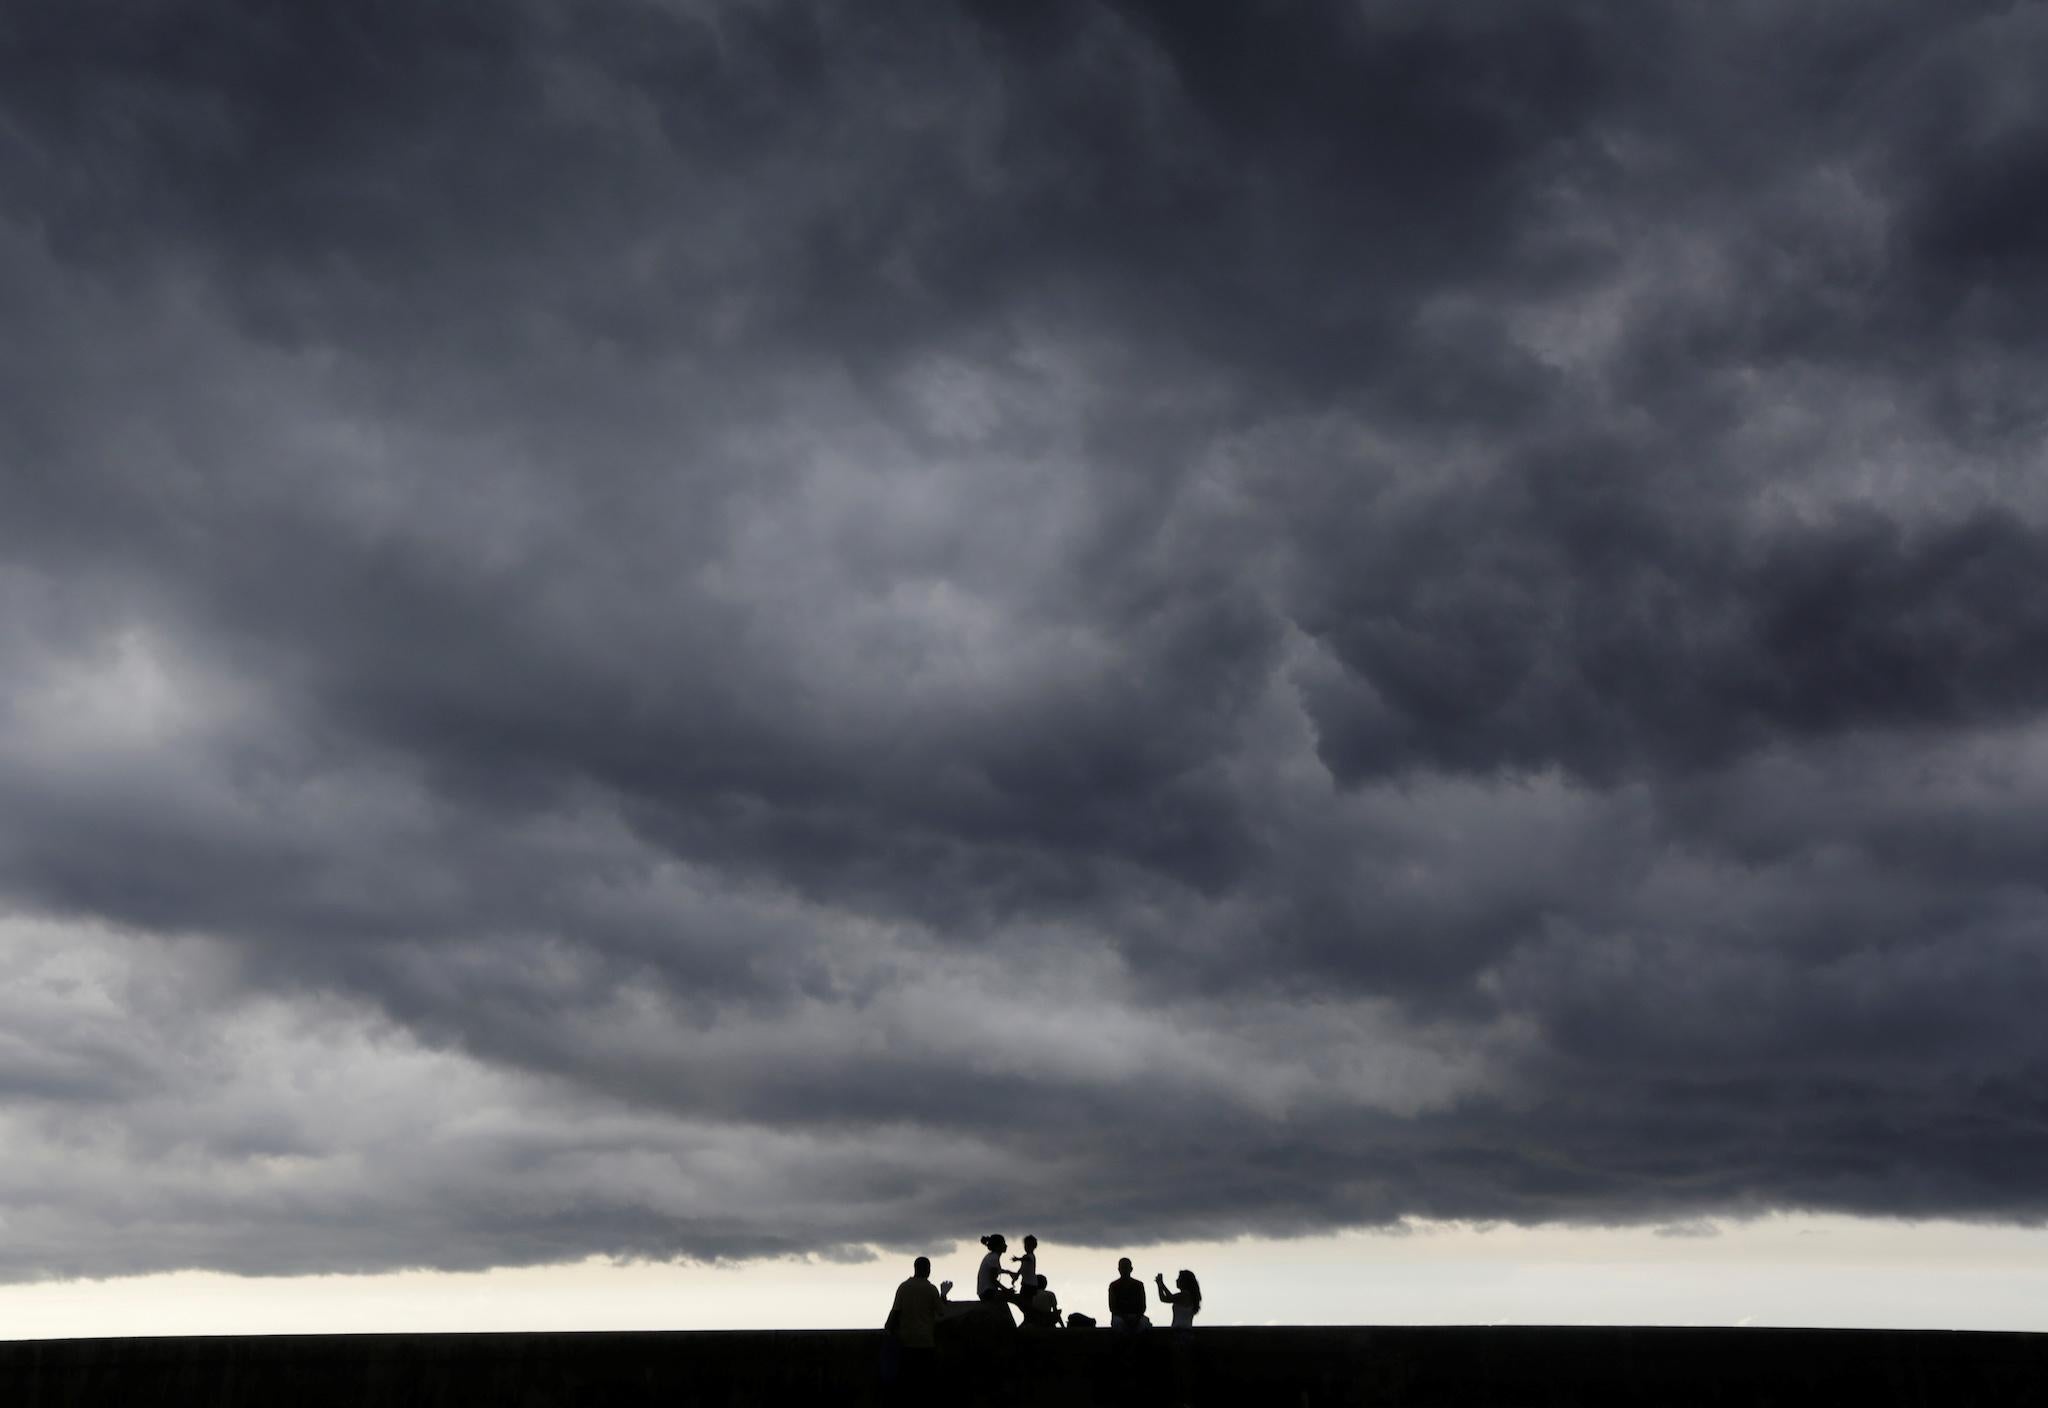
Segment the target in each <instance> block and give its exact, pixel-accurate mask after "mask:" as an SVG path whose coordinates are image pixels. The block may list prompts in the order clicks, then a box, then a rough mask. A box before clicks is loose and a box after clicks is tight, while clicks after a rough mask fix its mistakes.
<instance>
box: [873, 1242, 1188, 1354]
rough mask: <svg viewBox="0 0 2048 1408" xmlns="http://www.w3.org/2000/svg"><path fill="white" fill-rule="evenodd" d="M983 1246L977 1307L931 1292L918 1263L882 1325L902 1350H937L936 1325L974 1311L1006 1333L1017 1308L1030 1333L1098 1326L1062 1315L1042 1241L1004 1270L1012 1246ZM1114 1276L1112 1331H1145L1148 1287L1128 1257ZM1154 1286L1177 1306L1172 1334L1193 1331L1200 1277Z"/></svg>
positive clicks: (940, 1288)
mask: <svg viewBox="0 0 2048 1408" xmlns="http://www.w3.org/2000/svg"><path fill="white" fill-rule="evenodd" d="M981 1245H982V1246H983V1247H984V1248H986V1252H985V1254H984V1255H983V1256H982V1258H981V1266H980V1267H979V1269H978V1270H977V1271H976V1272H975V1276H974V1300H973V1301H971V1302H963V1301H954V1300H952V1299H950V1295H951V1292H952V1289H953V1283H952V1282H951V1281H944V1282H941V1283H940V1284H939V1285H937V1286H934V1285H932V1279H931V1278H932V1263H931V1259H930V1258H929V1257H922V1256H921V1257H919V1258H918V1259H917V1261H916V1262H915V1263H914V1265H913V1267H912V1273H911V1276H910V1279H908V1280H907V1281H905V1282H903V1284H901V1285H900V1286H898V1287H897V1288H896V1299H895V1302H894V1304H892V1305H891V1306H890V1307H889V1318H888V1320H887V1321H886V1322H885V1325H884V1328H885V1329H887V1330H888V1331H889V1333H890V1334H891V1335H892V1336H893V1337H894V1338H895V1341H896V1343H897V1345H899V1346H900V1347H901V1348H903V1349H905V1350H910V1351H913V1352H916V1351H921V1350H928V1349H934V1348H936V1347H937V1345H938V1326H939V1323H940V1322H941V1321H942V1320H947V1319H951V1318H953V1317H955V1316H957V1315H961V1314H965V1313H968V1312H970V1311H974V1310H977V1309H978V1310H981V1311H982V1312H983V1313H984V1315H985V1317H986V1318H987V1319H988V1320H989V1321H990V1322H991V1323H994V1322H996V1321H1000V1322H1001V1326H1002V1328H1004V1329H1011V1328H1014V1327H1015V1324H1014V1322H1013V1321H1012V1320H1011V1319H1010V1312H1009V1307H1010V1306H1012V1305H1014V1306H1016V1307H1017V1309H1018V1311H1019V1313H1020V1315H1021V1317H1022V1319H1023V1328H1025V1329H1027V1330H1054V1329H1060V1328H1062V1327H1070V1328H1074V1329H1082V1328H1092V1327H1093V1326H1094V1324H1095V1320H1094V1319H1093V1318H1092V1317H1090V1316H1087V1315H1075V1316H1072V1317H1071V1318H1070V1317H1068V1316H1066V1315H1064V1314H1062V1313H1061V1311H1060V1303H1059V1297H1058V1296H1056V1295H1054V1294H1053V1289H1052V1283H1051V1282H1050V1281H1048V1280H1047V1279H1046V1278H1045V1277H1044V1276H1043V1275H1041V1274H1040V1273H1039V1270H1038V1238H1036V1237H1026V1238H1025V1239H1024V1254H1023V1255H1022V1256H1015V1257H1011V1258H1010V1260H1011V1261H1013V1262H1015V1263H1016V1265H1015V1266H1005V1265H1003V1256H1004V1253H1006V1252H1007V1251H1009V1249H1010V1244H1009V1242H1008V1241H1007V1240H1006V1239H1005V1238H1004V1236H1003V1234H1002V1233H1000V1232H991V1233H990V1234H989V1235H988V1236H986V1237H983V1238H982V1239H981ZM1116 1271H1117V1276H1116V1279H1115V1280H1114V1281H1112V1282H1110V1283H1109V1324H1110V1328H1111V1329H1114V1330H1142V1329H1145V1328H1148V1327H1149V1326H1150V1325H1151V1324H1152V1320H1151V1317H1150V1316H1149V1315H1148V1314H1147V1313H1146V1297H1145V1283H1144V1282H1143V1281H1140V1280H1138V1279H1137V1278H1136V1277H1135V1276H1133V1275H1132V1274H1131V1259H1130V1258H1129V1257H1121V1258H1119V1259H1118V1261H1117V1264H1116ZM1005 1279H1007V1280H1008V1281H1009V1283H1010V1284H1009V1285H1007V1286H1006V1285H1004V1284H1003V1282H1004V1280H1005ZM1153 1280H1154V1281H1155V1282H1157V1283H1158V1288H1159V1303H1160V1304H1161V1305H1167V1306H1172V1307H1173V1328H1174V1329H1176V1330H1185V1329H1189V1328H1191V1327H1192V1326H1193V1325H1194V1323H1195V1316H1196V1314H1197V1313H1199V1312H1200V1310H1201V1308H1202V1284H1201V1282H1200V1281H1198V1280H1196V1279H1195V1273H1194V1272H1192V1271H1187V1270H1183V1271H1181V1273H1180V1274H1179V1275H1178V1276H1177V1277H1176V1278H1175V1280H1174V1289H1173V1290H1168V1289H1167V1288H1166V1277H1165V1275H1164V1274H1155V1275H1154V1277H1153Z"/></svg>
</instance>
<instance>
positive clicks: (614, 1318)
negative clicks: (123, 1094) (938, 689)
mask: <svg viewBox="0 0 2048 1408" xmlns="http://www.w3.org/2000/svg"><path fill="white" fill-rule="evenodd" d="M970 1251H973V1252H975V1253H976V1255H972V1256H971V1255H969V1252H970ZM978 1253H979V1248H978V1247H973V1246H971V1244H970V1245H962V1246H958V1247H955V1248H954V1249H953V1250H952V1251H951V1253H941V1254H939V1255H938V1256H936V1258H935V1265H934V1270H933V1278H934V1280H942V1279H946V1278H948V1277H950V1278H952V1279H954V1280H956V1281H958V1282H961V1283H962V1284H963V1285H970V1286H971V1283H972V1281H973V1277H974V1268H975V1265H976V1262H977V1260H978ZM1118 1254H1119V1253H1118V1252H1117V1251H1116V1250H1114V1249H1103V1248H1058V1247H1052V1246H1041V1248H1040V1264H1041V1267H1042V1269H1043V1270H1044V1272H1045V1274H1046V1276H1047V1277H1048V1278H1049V1279H1053V1280H1054V1281H1055V1283H1056V1289H1057V1290H1058V1291H1059V1292H1060V1293H1061V1296H1062V1303H1063V1305H1064V1306H1065V1307H1066V1308H1067V1309H1073V1310H1089V1311H1092V1312H1093V1313H1095V1314H1096V1316H1097V1318H1102V1315H1103V1313H1104V1307H1103V1306H1102V1305H1101V1304H1097V1303H1096V1302H1100V1301H1102V1300H1103V1298H1104V1290H1105V1287H1106V1286H1107V1284H1108V1282H1109V1280H1110V1279H1111V1277H1113V1276H1114V1275H1115V1262H1116V1257H1117V1255H1118ZM1130 1254H1131V1255H1132V1257H1133V1260H1134V1261H1135V1262H1136V1263H1137V1271H1138V1274H1140V1275H1141V1276H1143V1277H1145V1279H1146V1281H1147V1285H1148V1287H1149V1286H1150V1284H1151V1274H1152V1273H1153V1272H1154V1271H1164V1272H1165V1274H1166V1278H1167V1282H1168V1284H1169V1285H1170V1284H1172V1282H1173V1279H1174V1272H1175V1271H1176V1270H1177V1269H1178V1268H1179V1267H1181V1266H1189V1267H1192V1268H1193V1269H1195V1271H1196V1273H1197V1274H1198V1275H1200V1276H1201V1277H1202V1278H1203V1291H1204V1295H1205V1296H1206V1298H1207V1305H1206V1307H1205V1309H1204V1312H1203V1316H1202V1323H1204V1324H1214V1325H1260V1324H1290V1325H1315V1324H1366V1325H1370V1324H1380V1325H1398V1324H1467V1325H1469V1324H1535V1325H1542V1324H1550V1325H1726V1326H1756V1327H1798V1326H1805V1327H1823V1328H1875V1329H1953V1330H2027V1331H2048V1230H2043V1229H2037V1228H2010V1227H1987V1226H1981V1225H1964V1224H1955V1223H1921V1224H1912V1223H1899V1222H1884V1221H1874V1220H1869V1219H1852V1218H1842V1217H1828V1216H1798V1215H1783V1216H1775V1217H1769V1218H1763V1219H1759V1220H1757V1221H1754V1222H1750V1223H1746V1224H1737V1223H1730V1224H1721V1225H1716V1226H1713V1227H1712V1228H1708V1227H1707V1226H1705V1225H1702V1226H1699V1227H1692V1228H1685V1229H1665V1230H1664V1231H1663V1232H1662V1233H1661V1234H1660V1233H1659V1232H1658V1231H1656V1230H1653V1229H1649V1228H1632V1229H1617V1228H1560V1227H1549V1228H1517V1227H1501V1226H1496V1227H1492V1228H1487V1229H1477V1228H1471V1227H1462V1226H1449V1225H1440V1226H1417V1227H1414V1228H1411V1229H1409V1230H1407V1231H1405V1232H1402V1233H1373V1234H1350V1235H1344V1236H1335V1237H1318V1238H1307V1239H1302V1240H1299V1241H1291V1242H1274V1241H1244V1242H1238V1243H1221V1244H1207V1245H1204V1244H1188V1245H1183V1246H1174V1247H1160V1248H1137V1249H1132V1250H1131V1253H1130ZM905 1260H906V1259H904V1258H893V1257H884V1258H881V1259H879V1260H877V1261H875V1262H871V1263H861V1264H846V1263H835V1262H824V1261H818V1262H811V1263H808V1264H803V1263H796V1262H790V1261H769V1262H750V1263H745V1264H738V1265H733V1266H729V1267H707V1266H690V1265H664V1264H654V1263H639V1264H631V1265H620V1264H614V1263H608V1262H603V1261H590V1262H585V1263H581V1264H577V1265H570V1266H551V1267H528V1268H522V1269H517V1270H497V1271H489V1272H473V1273H446V1272H423V1271H414V1272H393V1273H385V1274H381V1275H370V1276H346V1277H338V1276H328V1277H267V1278H254V1277H235V1276H223V1275H220V1274H218V1273H200V1272H187V1273H175V1274H170V1275H163V1276H150V1277H132V1278H120V1279H115V1280H110V1281H93V1282H77V1281H72V1282H50V1283H43V1284H35V1285H15V1286H6V1287H0V1339H52V1338H96V1337H107V1336H130V1335H219V1334H367V1333H379V1332H387V1333H388V1332H423V1333H435V1332H479V1331H518V1330H572V1331H573V1330H690V1329H700V1330H710V1329H721V1330H723V1329H805V1328H815V1329H857V1328H870V1327H873V1326H875V1325H877V1324H879V1323H880V1319H881V1316H882V1315H883V1314H884V1313H886V1311H887V1309H888V1303H889V1298H890V1295H891V1294H892V1292H893V1289H894V1286H895V1283H896V1281H897V1280H899V1279H901V1277H902V1276H903V1275H907V1274H908V1267H907V1265H904V1264H902V1263H903V1262H904V1261H905ZM956 1294H957V1293H956Z"/></svg>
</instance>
